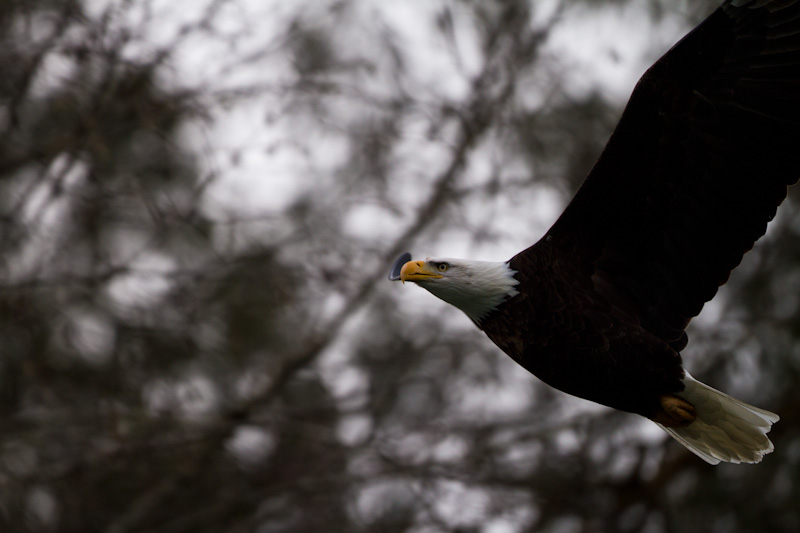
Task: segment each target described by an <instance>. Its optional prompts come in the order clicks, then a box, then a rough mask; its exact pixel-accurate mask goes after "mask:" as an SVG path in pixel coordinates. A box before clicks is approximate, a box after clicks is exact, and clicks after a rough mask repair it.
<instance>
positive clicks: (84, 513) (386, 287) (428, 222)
mask: <svg viewBox="0 0 800 533" xmlns="http://www.w3.org/2000/svg"><path fill="white" fill-rule="evenodd" d="M716 4H717V2H716V1H696V0H695V1H689V0H681V1H676V0H650V1H647V2H633V1H630V0H606V1H600V0H594V1H590V0H582V1H581V0H536V1H532V0H527V1H524V0H503V1H497V2H477V1H473V0H424V1H423V0H418V1H408V2H382V1H379V0H313V1H312V0H306V1H292V2H286V1H284V2H280V1H277V0H275V1H259V0H250V1H247V0H203V1H191V2H190V1H188V0H185V1H182V2H176V1H166V0H137V1H129V0H116V1H101V0H56V1H52V0H35V1H30V0H4V1H3V2H1V3H0V39H2V43H0V332H1V333H0V531H3V532H29V531H30V532H49V531H57V532H87V531H104V532H108V533H123V532H159V533H178V532H215V533H217V532H230V533H234V532H249V531H258V532H314V531H325V532H327V531H331V532H350V531H352V532H406V531H408V532H425V533H435V532H451V531H452V532H463V533H467V532H476V533H478V532H480V533H513V532H522V531H542V532H554V533H571V532H575V533H578V532H611V531H624V532H634V531H643V532H651V533H660V532H700V531H702V532H719V533H726V532H752V531H760V532H765V531H775V532H786V531H797V530H800V511H799V510H798V505H797V502H798V501H800V432H799V431H798V422H800V393H798V385H800V306H799V304H800V301H799V300H798V298H800V268H799V267H800V211H799V210H798V208H797V205H798V201H800V195H798V191H797V190H794V191H793V192H792V194H791V195H790V198H789V199H788V200H787V201H786V202H785V203H784V205H783V207H782V208H781V210H780V211H779V215H778V217H777V218H776V220H775V221H774V222H773V223H772V224H771V225H770V229H769V232H768V235H767V237H766V238H764V239H762V240H761V241H759V243H758V245H757V246H756V248H755V250H754V252H752V253H750V254H748V255H747V256H746V258H745V261H744V262H743V264H742V266H741V267H740V268H739V269H737V270H736V271H735V273H734V275H733V276H732V278H731V281H730V282H729V284H728V285H727V286H725V287H724V288H723V289H722V290H721V291H720V293H719V294H718V296H717V298H716V299H715V300H714V301H713V302H712V303H711V304H709V305H708V306H706V309H705V310H704V312H703V314H702V315H701V316H700V317H699V318H698V319H697V320H695V321H694V322H693V324H692V326H691V330H690V339H691V342H690V345H689V347H688V349H687V350H686V351H685V352H684V354H685V360H686V364H687V367H688V368H689V369H690V370H691V372H692V373H693V374H694V375H695V376H696V377H698V378H700V379H702V380H703V381H705V382H707V383H709V384H711V385H713V386H714V387H717V388H720V389H722V390H724V391H727V392H729V393H731V394H733V395H735V396H737V397H739V398H742V399H743V400H745V401H748V402H751V403H754V404H756V405H758V406H761V407H764V408H768V409H770V410H773V411H775V412H777V413H779V414H780V415H781V417H782V420H781V422H780V423H779V424H777V425H776V426H775V428H774V430H773V431H772V433H771V437H772V440H773V441H774V442H775V447H776V450H775V452H774V453H773V454H771V455H769V456H767V457H766V458H765V459H764V461H763V462H762V463H761V464H759V465H757V466H740V465H720V466H717V467H711V466H709V465H707V464H706V463H704V462H702V461H701V460H700V459H698V458H696V457H695V456H693V455H691V454H690V453H689V452H688V451H686V450H685V449H684V448H683V447H682V446H680V445H679V444H677V443H675V442H673V441H672V440H671V439H668V437H667V436H666V435H665V434H663V433H662V432H661V431H660V430H659V429H658V428H657V427H655V425H653V424H652V423H650V422H648V421H646V420H644V419H642V418H640V417H637V416H634V415H630V414H625V413H620V412H613V411H610V410H608V409H606V408H603V407H600V406H597V405H594V404H590V403H588V402H584V401H581V400H578V399H575V398H571V397H568V396H566V395H564V394H561V393H558V392H555V391H553V390H552V389H550V388H548V387H546V386H544V385H543V384H541V383H540V382H538V381H537V380H536V379H535V378H533V377H532V376H530V375H528V374H527V373H526V372H525V371H524V370H522V369H521V368H519V367H517V366H516V364H515V363H514V362H513V361H511V360H510V359H509V358H508V357H506V356H505V355H503V354H502V353H500V351H499V350H498V349H496V348H495V347H494V346H493V345H491V343H490V342H489V341H488V340H487V339H486V338H485V337H484V336H483V334H482V333H481V332H479V331H478V330H477V329H476V328H475V327H474V326H473V325H472V324H471V323H470V321H469V320H468V319H467V318H466V317H465V316H463V315H461V314H460V312H459V311H457V310H456V309H454V308H451V307H449V306H447V305H446V304H444V303H443V302H440V301H439V300H437V299H435V298H433V297H432V296H430V295H429V294H427V293H425V292H424V291H422V290H420V289H419V288H417V287H415V286H413V285H412V284H409V285H401V284H399V283H389V282H388V281H387V280H386V274H387V273H388V269H389V267H390V265H391V263H392V260H393V259H394V257H395V256H396V255H397V254H398V253H400V252H403V251H406V250H410V251H411V252H412V253H413V254H414V256H415V257H419V258H421V257H425V256H428V255H432V256H433V255H436V256H453V257H470V258H474V259H486V260H504V259H508V258H510V257H511V256H512V255H514V254H515V253H516V252H518V251H519V250H521V249H523V248H524V247H527V246H528V245H530V244H531V243H533V242H534V241H535V240H537V239H538V238H539V237H540V236H541V234H542V233H543V232H544V231H545V230H546V229H547V227H548V226H549V225H550V224H551V223H552V222H553V221H554V220H555V218H556V217H557V216H558V214H559V213H560V211H561V209H562V208H563V207H564V205H565V204H566V202H567V201H568V200H569V198H570V197H571V195H572V194H573V193H574V191H575V189H576V188H577V187H578V185H579V184H580V182H581V181H582V179H583V178H584V176H585V175H586V173H587V172H588V170H589V169H590V167H591V165H592V163H593V161H594V160H595V158H596V157H597V155H598V154H599V152H600V150H601V149H602V147H603V145H604V143H605V141H606V139H607V137H608V135H609V134H610V132H611V131H612V129H613V127H614V125H615V123H616V121H617V118H618V117H619V114H620V112H621V109H622V106H623V105H624V103H625V101H626V100H627V97H628V95H629V94H630V91H631V90H632V88H633V85H634V83H635V81H636V79H637V78H638V77H639V76H640V75H641V74H642V72H643V71H644V70H645V68H646V67H647V66H648V65H649V64H650V63H652V62H653V61H654V60H655V59H656V58H657V57H658V56H659V55H660V54H662V53H663V52H665V51H666V50H667V49H668V48H669V46H670V45H671V44H673V43H674V42H675V41H676V40H677V39H678V38H679V37H680V36H681V35H682V34H684V33H685V32H686V31H687V30H688V29H689V28H691V27H692V26H693V25H695V24H697V23H698V22H699V21H700V20H702V18H703V17H705V16H706V15H707V14H708V13H710V11H711V10H712V9H713V8H714V7H715V5H716Z"/></svg>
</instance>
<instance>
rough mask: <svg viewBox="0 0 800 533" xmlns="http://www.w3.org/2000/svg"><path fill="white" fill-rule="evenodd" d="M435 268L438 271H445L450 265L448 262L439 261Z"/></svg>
mask: <svg viewBox="0 0 800 533" xmlns="http://www.w3.org/2000/svg"><path fill="white" fill-rule="evenodd" d="M436 268H437V269H438V270H439V272H445V271H447V269H448V268H450V265H449V264H448V263H439V264H438V265H436Z"/></svg>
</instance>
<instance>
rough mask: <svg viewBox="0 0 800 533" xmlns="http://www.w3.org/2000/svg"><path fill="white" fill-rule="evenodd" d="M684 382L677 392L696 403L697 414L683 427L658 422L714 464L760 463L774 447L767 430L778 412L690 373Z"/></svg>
mask: <svg viewBox="0 0 800 533" xmlns="http://www.w3.org/2000/svg"><path fill="white" fill-rule="evenodd" d="M684 385H685V386H686V388H685V389H684V390H683V392H681V393H679V394H678V396H682V397H683V398H685V399H686V400H688V401H689V402H691V403H692V404H693V405H694V406H695V408H696V410H697V418H696V419H695V420H694V422H692V423H691V424H689V425H688V426H684V427H664V426H662V425H661V424H658V425H659V426H660V427H661V429H663V430H664V431H666V432H667V433H669V434H670V435H671V436H672V437H674V438H675V439H676V440H677V441H678V442H680V443H681V444H683V445H684V446H686V447H687V448H688V449H689V450H690V451H691V452H692V453H694V454H695V455H697V456H698V457H700V458H701V459H703V460H704V461H706V462H708V463H710V464H712V465H715V464H718V463H719V462H720V461H725V462H729V463H758V462H760V461H761V459H762V458H763V457H764V456H765V455H766V454H768V453H770V452H771V451H772V450H774V449H775V447H774V446H773V445H772V442H771V441H770V440H769V438H768V437H767V433H769V430H770V429H772V424H774V423H775V422H777V421H778V420H779V419H780V417H779V416H778V415H776V414H775V413H771V412H769V411H765V410H764V409H759V408H758V407H753V406H752V405H748V404H746V403H744V402H741V401H739V400H737V399H736V398H732V397H730V396H728V395H727V394H724V393H722V392H720V391H718V390H716V389H712V388H711V387H709V386H708V385H706V384H704V383H701V382H699V381H697V380H696V379H694V378H693V377H692V376H690V375H689V374H688V373H686V378H685V379H684Z"/></svg>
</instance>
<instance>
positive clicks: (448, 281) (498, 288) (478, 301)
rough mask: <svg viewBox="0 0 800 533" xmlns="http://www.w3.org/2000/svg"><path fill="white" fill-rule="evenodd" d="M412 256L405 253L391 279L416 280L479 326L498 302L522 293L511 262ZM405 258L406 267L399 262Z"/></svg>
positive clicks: (394, 269) (415, 281) (393, 270)
mask: <svg viewBox="0 0 800 533" xmlns="http://www.w3.org/2000/svg"><path fill="white" fill-rule="evenodd" d="M410 258H411V256H410V255H408V254H404V255H403V256H401V257H400V258H399V259H398V261H397V263H396V264H395V267H394V268H393V269H392V273H391V274H390V276H389V278H390V279H392V280H399V281H402V282H404V283H405V282H406V281H411V282H414V283H416V284H417V285H419V286H420V287H422V288H423V289H425V290H427V291H429V292H430V293H432V294H433V295H434V296H436V297H438V298H441V299H442V300H444V301H445V302H447V303H449V304H451V305H454V306H456V307H458V308H459V309H461V310H462V311H464V313H466V315H467V316H468V317H470V318H471V319H472V320H473V322H475V323H476V324H478V325H479V326H480V323H481V321H482V320H483V319H484V318H486V317H487V316H488V315H489V313H491V312H492V311H493V310H494V309H496V308H497V306H498V305H500V304H501V303H503V302H504V301H506V300H507V299H509V298H511V297H513V296H515V295H517V294H518V293H519V292H518V291H517V289H516V288H515V287H516V286H517V285H518V284H519V281H518V280H517V279H516V278H515V277H514V274H515V271H514V270H512V269H511V267H509V265H508V263H507V262H492V261H469V260H466V259H452V258H432V257H428V258H427V259H425V260H424V261H408V260H407V259H410ZM401 260H405V261H403V262H402V263H403V264H402V266H400V265H399V264H398V263H400V262H401ZM398 267H399V268H398Z"/></svg>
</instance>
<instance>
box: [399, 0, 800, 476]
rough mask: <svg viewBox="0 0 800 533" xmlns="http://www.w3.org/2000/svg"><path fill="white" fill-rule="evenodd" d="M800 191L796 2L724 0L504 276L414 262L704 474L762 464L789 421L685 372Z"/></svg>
mask: <svg viewBox="0 0 800 533" xmlns="http://www.w3.org/2000/svg"><path fill="white" fill-rule="evenodd" d="M799 177H800V0H728V1H726V2H724V3H723V4H722V5H721V6H720V7H719V8H718V9H717V10H716V11H714V12H713V13H712V14H711V15H710V16H709V17H708V18H707V19H706V20H705V21H704V22H702V23H701V24H700V25H699V26H698V27H697V28H695V29H694V30H693V31H692V32H690V33H689V34H688V35H687V36H686V37H684V38H683V39H682V40H681V41H679V42H678V43H677V44H676V45H675V46H674V47H673V48H672V49H671V50H669V51H668V52H667V53H666V54H665V55H664V56H663V57H662V58H661V59H659V60H658V61H657V62H656V63H655V64H654V65H653V66H652V67H650V69H648V71H647V72H646V73H645V74H644V75H643V76H642V78H641V79H640V80H639V82H638V83H637V85H636V88H635V89H634V91H633V93H632V95H631V98H630V100H629V102H628V105H627V106H626V108H625V110H624V112H623V114H622V117H621V118H620V121H619V124H618V125H617V128H616V129H615V130H614V133H613V134H612V136H611V138H610V139H609V141H608V144H607V145H606V147H605V149H604V150H603V152H602V154H601V155H600V157H599V158H598V160H597V162H596V163H595V165H594V167H593V168H592V170H591V172H590V173H589V175H588V177H587V178H586V180H585V181H584V183H583V185H582V186H581V187H580V189H579V190H578V192H577V193H576V195H575V197H574V198H573V199H572V201H571V202H570V203H569V205H568V206H567V207H566V209H565V210H564V212H563V213H562V214H561V216H560V217H559V218H558V220H557V221H556V222H555V223H554V224H553V226H552V227H551V228H550V229H549V230H548V232H547V233H546V234H545V235H544V236H543V237H542V238H541V239H540V240H539V241H538V242H537V243H536V244H534V245H533V246H531V247H529V248H527V249H526V250H523V251H522V252H520V253H519V254H517V255H515V256H514V257H512V258H511V259H510V260H508V261H506V262H498V263H486V262H480V263H478V262H473V261H468V260H459V259H436V258H434V259H430V258H429V259H427V260H425V261H411V260H410V259H411V256H410V254H404V255H403V256H401V257H400V258H398V261H397V262H396V263H395V266H394V267H393V268H392V271H391V273H390V276H389V277H390V279H392V280H402V281H412V282H415V283H417V284H418V285H420V286H421V287H423V288H425V289H427V290H428V291H430V292H431V293H433V294H434V295H436V296H438V297H439V298H441V299H443V300H445V301H446V302H448V303H451V304H453V305H455V306H456V307H458V308H460V309H462V310H463V311H464V312H465V313H466V314H467V315H468V316H469V317H470V318H471V319H472V320H473V322H475V324H477V325H478V327H480V328H481V329H483V331H485V332H486V334H487V335H488V336H489V338H490V339H491V340H492V341H493V342H494V343H495V344H496V345H497V346H499V347H500V348H501V349H502V350H503V351H504V352H505V353H507V354H508V355H510V356H511V357H512V358H513V359H514V360H516V361H517V362H518V363H519V364H520V365H522V366H523V367H525V368H526V369H527V370H529V371H530V372H532V373H533V374H535V375H536V376H538V377H539V378H540V379H542V380H543V381H544V382H546V383H548V384H550V385H552V386H553V387H555V388H557V389H560V390H562V391H564V392H566V393H569V394H572V395H574V396H578V397H580V398H585V399H587V400H591V401H594V402H598V403H600V404H603V405H607V406H610V407H613V408H616V409H620V410H623V411H628V412H632V413H636V414H640V415H643V416H646V417H648V418H650V419H652V420H653V421H655V422H656V423H657V424H659V425H660V426H661V427H662V428H663V429H665V430H666V431H667V432H668V433H669V434H670V435H671V436H673V437H674V438H675V439H677V440H678V441H680V442H681V443H682V444H683V445H685V446H686V447H687V448H688V449H689V450H690V451H692V452H693V453H695V454H697V455H698V456H700V457H701V458H703V459H704V460H706V461H708V462H709V463H713V464H716V463H718V462H720V461H728V462H747V463H753V462H758V461H760V460H761V458H762V457H763V456H764V455H765V454H767V453H769V452H771V451H772V450H773V446H772V443H771V442H770V440H769V439H768V438H767V436H766V433H767V432H768V431H769V430H770V428H771V426H772V424H773V423H774V422H776V421H777V420H778V416H777V415H775V414H773V413H770V412H769V411H764V410H762V409H759V408H757V407H753V406H751V405H748V404H745V403H743V402H741V401H739V400H736V399H734V398H731V397H730V396H727V395H725V394H724V393H722V392H719V391H717V390H714V389H712V388H711V387H709V386H707V385H704V384H703V383H700V382H699V381H697V380H695V379H694V378H692V377H691V376H690V375H689V374H688V373H687V372H686V371H685V369H684V368H683V365H682V361H681V356H680V352H681V350H682V349H683V348H684V347H685V346H686V345H687V342H688V337H687V335H686V327H687V326H688V324H689V322H690V321H691V320H692V318H693V317H695V316H696V315H697V314H698V313H699V312H700V311H701V309H702V308H703V305H704V304H705V302H707V301H709V300H711V299H712V298H713V297H714V295H715V294H716V292H717V289H718V288H719V287H720V286H721V285H722V284H724V283H725V282H726V281H727V279H728V277H729V275H730V272H731V270H732V269H734V268H735V267H736V266H737V265H738V264H739V263H740V262H741V260H742V256H743V255H744V254H745V253H746V252H747V251H748V250H750V249H751V248H752V247H753V245H754V243H755V241H756V240H757V239H759V238H760V237H761V236H762V235H763V234H764V233H765V231H766V228H767V224H768V222H769V221H770V220H772V218H773V217H774V216H775V213H776V210H777V208H778V206H779V205H780V203H781V202H782V201H783V200H784V199H785V197H786V194H787V188H788V187H789V186H790V185H792V184H794V183H796V182H797V181H798V178H799Z"/></svg>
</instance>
